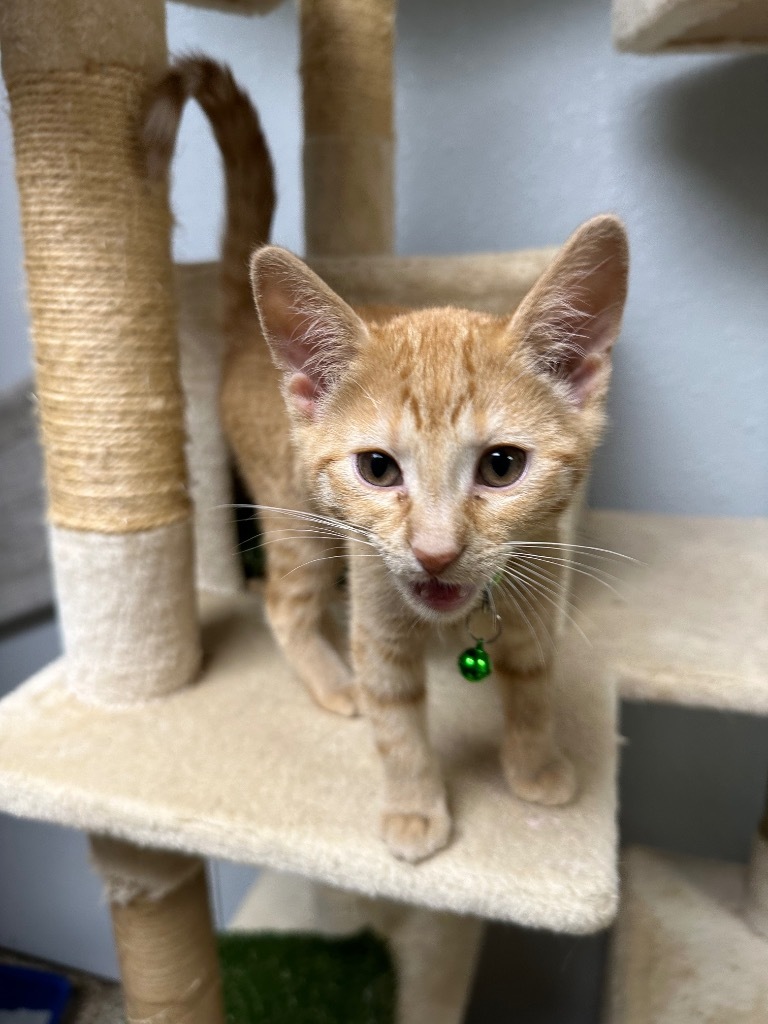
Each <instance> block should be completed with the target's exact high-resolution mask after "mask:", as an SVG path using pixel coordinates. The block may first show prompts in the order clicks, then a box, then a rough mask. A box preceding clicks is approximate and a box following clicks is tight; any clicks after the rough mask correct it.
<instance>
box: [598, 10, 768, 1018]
mask: <svg viewBox="0 0 768 1024" xmlns="http://www.w3.org/2000/svg"><path fill="white" fill-rule="evenodd" d="M613 15H614V38H615V41H616V44H617V46H618V47H619V48H620V49H623V50H627V51H630V52H637V53H657V52H666V51H674V50H677V51H683V50H691V49H694V50H730V51H748V50H765V49H766V48H768V4H767V3H766V2H765V0H747V2H744V0H740V2H739V0H650V2H649V0H614V8H613ZM683 530H685V532H686V533H688V531H689V526H688V524H687V523H686V524H681V528H680V532H682V531H683ZM717 531H718V534H719V536H720V543H718V544H717V546H716V547H712V545H711V540H712V533H711V530H710V528H709V527H707V526H705V527H704V532H703V534H702V535H701V538H700V540H701V544H700V546H699V547H698V551H697V557H698V559H700V560H701V562H702V563H706V564H707V565H708V566H709V567H710V568H709V573H708V575H709V579H708V580H707V581H706V582H705V581H704V580H701V583H702V584H704V589H701V590H700V589H699V587H696V588H695V589H694V588H693V587H691V588H690V589H689V591H688V593H687V595H686V602H687V603H688V605H689V608H690V602H694V604H695V605H697V606H698V608H697V609H696V614H697V617H698V618H699V621H700V622H701V624H702V626H703V625H705V624H707V628H706V631H704V632H701V633H700V634H698V635H696V634H695V633H693V634H690V635H689V636H688V645H687V653H688V654H689V655H690V654H692V653H693V648H694V647H697V648H698V649H699V650H700V651H701V653H702V654H704V653H705V652H707V651H708V652H709V653H710V655H711V657H710V661H709V666H708V669H707V671H706V672H701V671H696V670H695V667H694V665H693V664H692V663H691V662H690V660H689V663H688V665H687V666H686V665H685V664H684V663H683V664H682V665H681V666H680V667H681V668H684V669H685V671H684V672H683V673H682V674H681V676H680V678H679V679H669V678H665V676H664V675H661V676H655V677H652V676H651V675H649V674H648V673H645V672H643V671H642V670H641V671H640V672H638V671H637V667H640V666H642V664H643V662H642V658H643V652H642V651H639V650H637V651H634V652H632V662H633V665H634V666H635V668H634V669H633V670H632V671H631V674H630V677H629V678H628V680H627V682H628V685H627V686H625V688H624V692H625V695H626V696H628V697H630V698H632V699H650V700H656V701H665V702H674V703H678V704H685V705H690V706H698V707H710V708H715V709H718V710H721V711H729V710H735V711H745V712H751V713H753V714H760V715H765V714H768V678H767V677H768V671H767V669H766V666H768V639H767V637H766V623H767V622H768V597H767V596H766V595H768V521H767V520H765V519H762V520H752V521H747V520H741V521H731V522H729V521H723V522H722V523H721V524H719V525H718V526H717ZM691 568H692V566H691ZM723 574H726V575H725V576H724V575H723ZM724 578H726V579H728V580H729V585H728V586H727V588H726V589H725V591H723V589H722V588H721V582H722V580H723V579H724ZM740 579H741V580H743V584H744V586H743V588H742V587H740V586H739V585H738V581H739V580H740ZM659 582H660V583H662V584H663V581H659ZM715 602H716V603H717V607H715ZM708 606H709V607H708ZM707 608H708V612H709V619H708V623H707V619H705V618H704V613H705V612H706V611H707ZM732 630H735V633H734V632H732ZM627 653H629V652H627ZM686 660H688V659H686ZM622 876H623V884H622V903H621V908H620V911H619V916H618V921H617V924H616V928H615V933H614V937H613V942H612V948H611V958H610V970H609V985H608V998H607V1000H606V1014H605V1020H606V1024H693V1022H698V1021H703V1020H706V1021H708V1022H711V1024H759V1022H761V1021H764V1020H766V1019H768V970H766V965H768V804H767V805H766V811H765V813H764V815H763V819H762V821H761V822H760V824H759V825H758V827H757V829H756V833H755V837H754V840H753V848H752V855H751V859H750V862H749V864H748V865H747V866H746V867H744V866H743V865H741V864H730V863H725V862H722V861H704V860H697V859H695V858H692V857H680V856H671V855H668V854H661V853H658V852H655V851H653V850H647V849H640V848H636V849H630V850H627V851H626V852H625V855H624V858H623V868H622Z"/></svg>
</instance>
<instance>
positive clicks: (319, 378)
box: [251, 245, 368, 419]
mask: <svg viewBox="0 0 768 1024" xmlns="http://www.w3.org/2000/svg"><path fill="white" fill-rule="evenodd" d="M251 287H252V289H253V298H254V302H255V303H256V309H257V310H258V314H259V319H260V320H261V328H262V330H263V332H264V337H265V338H266V339H267V343H268V344H269V347H270V349H271V351H272V358H273V359H274V361H275V364H276V365H277V367H278V368H279V369H280V370H282V371H283V374H284V391H285V395H286V397H287V400H288V402H290V404H291V405H292V407H293V408H294V410H295V411H296V412H298V413H299V414H300V415H302V416H304V417H306V418H307V419H313V418H314V417H315V416H316V415H317V411H318V407H319V404H320V403H321V402H322V399H323V398H324V397H325V395H327V394H328V392H329V391H330V390H331V389H332V388H333V387H334V386H335V385H336V384H337V383H338V382H339V380H341V378H342V377H343V375H344V373H345V371H346V368H347V366H348V365H349V362H350V360H351V359H352V357H353V356H354V354H355V352H356V351H357V349H358V346H359V345H360V343H361V342H363V341H364V340H365V338H366V337H367V333H368V332H367V329H366V327H365V324H364V323H363V321H362V320H361V319H360V317H359V316H358V315H357V314H356V313H355V312H354V310H353V309H352V308H351V307H350V306H348V305H347V304H346V302H344V300H343V299H340V298H339V296H338V295H337V294H336V293H335V292H334V291H332V290H331V289H330V288H329V287H328V286H327V285H326V284H325V283H324V282H323V281H321V280H320V278H319V277H318V276H317V274H315V273H314V272H313V271H311V270H310V269H309V267H308V266H307V265H306V264H305V263H303V262H302V261H301V260H300V259H299V258H298V256H294V255H293V253H290V252H288V250H287V249H280V248H279V247H278V246H274V245H270V246H266V247H264V248H263V249H257V250H256V252H255V253H254V254H253V256H252V257H251Z"/></svg>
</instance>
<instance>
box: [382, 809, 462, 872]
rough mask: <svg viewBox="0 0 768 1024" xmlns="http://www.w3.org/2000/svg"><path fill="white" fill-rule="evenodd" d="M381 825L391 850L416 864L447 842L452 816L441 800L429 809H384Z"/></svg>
mask: <svg viewBox="0 0 768 1024" xmlns="http://www.w3.org/2000/svg"><path fill="white" fill-rule="evenodd" d="M381 829H382V838H383V839H384V842H385V843H386V844H387V846H388V847H389V850H390V853H393V854H394V855H395V857H398V858H399V859H400V860H407V861H409V862H410V863H411V864H416V863H418V862H419V861H420V860H426V858H427V857H431V856H432V854H433V853H437V851H438V850H442V848H443V847H444V846H446V845H447V844H448V840H449V839H450V837H451V816H450V814H449V813H448V808H447V807H446V806H445V803H444V802H441V803H439V804H438V805H436V806H435V807H434V808H431V809H430V810H429V811H418V812H415V811H385V812H384V814H383V816H382V821H381Z"/></svg>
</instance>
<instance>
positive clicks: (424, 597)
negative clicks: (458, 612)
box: [413, 579, 470, 612]
mask: <svg viewBox="0 0 768 1024" xmlns="http://www.w3.org/2000/svg"><path fill="white" fill-rule="evenodd" d="M413 592H414V593H415V595H416V597H417V598H418V599H419V600H420V601H422V602H423V603H424V604H425V605H427V606H428V607H429V608H432V609H433V611H436V612H448V611H453V609H454V608H458V607H459V606H460V605H462V604H463V603H464V602H465V601H466V599H467V597H468V596H469V593H470V588H469V587H462V586H460V585H459V584H458V583H443V582H442V580H438V579H429V580H426V581H425V582H423V583H414V585H413Z"/></svg>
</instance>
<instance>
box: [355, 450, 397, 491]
mask: <svg viewBox="0 0 768 1024" xmlns="http://www.w3.org/2000/svg"><path fill="white" fill-rule="evenodd" d="M357 470H358V472H359V474H360V476H361V477H362V478H363V480H365V482H366V483H368V484H373V486H374V487H396V486H397V485H398V484H401V483H402V482H403V474H402V473H401V472H400V467H399V466H398V464H397V463H396V462H395V460H394V459H393V458H392V456H391V455H387V454H386V453H385V452H360V454H359V455H358V456H357Z"/></svg>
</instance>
